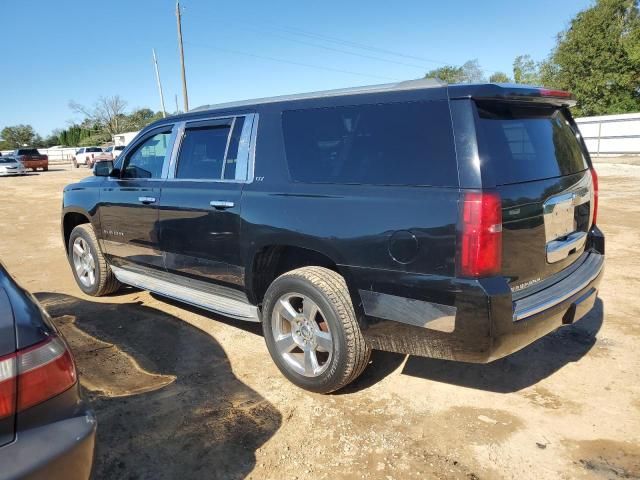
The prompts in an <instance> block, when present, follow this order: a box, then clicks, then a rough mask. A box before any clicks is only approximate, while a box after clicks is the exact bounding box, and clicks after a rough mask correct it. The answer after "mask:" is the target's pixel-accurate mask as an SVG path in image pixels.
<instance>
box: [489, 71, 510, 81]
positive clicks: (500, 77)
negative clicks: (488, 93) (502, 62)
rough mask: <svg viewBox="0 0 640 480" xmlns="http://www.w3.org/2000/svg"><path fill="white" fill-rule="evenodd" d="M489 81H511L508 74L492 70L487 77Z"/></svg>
mask: <svg viewBox="0 0 640 480" xmlns="http://www.w3.org/2000/svg"><path fill="white" fill-rule="evenodd" d="M489 82H491V83H512V81H511V79H510V78H509V76H508V75H507V74H506V73H504V72H494V73H492V74H491V76H490V77H489Z"/></svg>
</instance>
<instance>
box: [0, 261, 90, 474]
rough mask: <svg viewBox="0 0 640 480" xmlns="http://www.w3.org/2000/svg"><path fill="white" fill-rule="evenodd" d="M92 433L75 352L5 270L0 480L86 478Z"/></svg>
mask: <svg viewBox="0 0 640 480" xmlns="http://www.w3.org/2000/svg"><path fill="white" fill-rule="evenodd" d="M95 432H96V421H95V417H94V414H93V412H92V411H91V410H90V409H89V408H88V406H87V405H86V404H85V403H84V401H83V400H82V398H81V395H80V387H79V382H78V379H77V374H76V368H75V364H74V360H73V356H72V354H71V351H70V350H69V348H68V346H67V344H66V343H65V341H64V339H63V338H62V336H61V335H60V333H59V332H58V331H57V330H56V328H55V326H54V325H53V324H52V323H51V321H50V319H49V317H48V315H47V313H46V312H45V311H44V310H43V309H42V308H41V307H40V305H39V304H38V302H37V300H36V299H35V298H34V297H33V296H32V295H31V294H29V293H28V292H27V291H25V290H24V289H22V288H21V287H20V286H19V285H18V284H17V283H16V282H15V281H14V280H13V278H11V276H10V275H9V274H8V273H7V271H6V269H5V268H4V266H3V265H2V263H0V466H1V467H0V480H8V479H24V478H29V479H49V480H55V479H65V480H71V479H87V478H89V476H90V474H91V466H92V463H93V451H94V442H95Z"/></svg>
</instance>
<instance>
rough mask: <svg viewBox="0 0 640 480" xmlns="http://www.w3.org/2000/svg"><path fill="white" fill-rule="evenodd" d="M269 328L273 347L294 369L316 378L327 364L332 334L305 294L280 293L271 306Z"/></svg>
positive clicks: (314, 305) (328, 362) (331, 354)
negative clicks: (273, 341) (273, 343)
mask: <svg viewBox="0 0 640 480" xmlns="http://www.w3.org/2000/svg"><path fill="white" fill-rule="evenodd" d="M271 328H272V331H273V338H274V340H275V347H276V350H277V351H278V353H279V354H280V356H281V357H282V358H283V359H284V361H285V362H286V364H287V365H288V366H289V367H290V368H291V369H292V370H293V371H294V372H296V373H298V374H300V375H304V376H305V377H317V376H319V375H321V374H322V373H323V372H324V371H325V370H326V369H327V368H328V367H329V365H330V364H331V358H332V357H333V337H332V336H331V331H330V329H329V323H328V322H327V321H326V320H325V317H324V315H323V314H322V311H321V310H320V308H319V307H318V305H316V303H315V302H314V301H313V300H311V299H310V298H309V297H307V296H305V295H301V294H298V293H287V294H285V295H282V296H281V297H280V298H279V299H278V301H277V302H276V304H275V306H274V308H273V313H272V316H271Z"/></svg>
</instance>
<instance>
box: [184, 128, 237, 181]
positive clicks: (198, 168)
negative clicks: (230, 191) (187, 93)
mask: <svg viewBox="0 0 640 480" xmlns="http://www.w3.org/2000/svg"><path fill="white" fill-rule="evenodd" d="M230 130H231V128H230V127H229V126H227V125H223V126H208V127H198V128H187V129H186V130H185V132H184V137H183V139H182V146H181V147H180V155H179V157H178V170H177V171H176V178H192V179H209V180H216V179H220V178H222V166H223V165H224V153H225V150H226V148H227V138H228V137H229V131H230Z"/></svg>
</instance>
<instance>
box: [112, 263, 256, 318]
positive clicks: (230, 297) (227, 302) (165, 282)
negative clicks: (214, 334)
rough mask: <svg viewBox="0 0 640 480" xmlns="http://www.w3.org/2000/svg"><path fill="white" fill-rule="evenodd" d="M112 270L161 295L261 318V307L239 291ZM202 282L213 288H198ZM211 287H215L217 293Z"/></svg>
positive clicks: (238, 315) (127, 281) (124, 279)
mask: <svg viewBox="0 0 640 480" xmlns="http://www.w3.org/2000/svg"><path fill="white" fill-rule="evenodd" d="M111 271H112V272H113V274H114V275H115V276H116V278H117V279H118V281H120V282H121V283H125V284H127V285H131V286H132V287H137V288H141V289H143V290H149V291H150V292H153V293H157V294H158V295H162V296H164V297H168V298H171V299H173V300H177V301H179V302H184V303H188V304H190V305H193V306H196V307H200V308H204V309H205V310H209V311H211V312H214V313H219V314H221V315H225V316H227V317H231V318H236V319H238V320H247V321H250V322H259V321H260V315H259V313H258V307H256V306H255V305H251V304H250V303H249V300H248V299H247V297H246V295H244V294H243V293H242V292H239V291H237V290H233V289H231V288H226V287H221V286H217V285H208V284H206V283H205V282H198V281H190V282H189V283H190V284H191V285H193V286H186V285H181V284H180V283H178V282H176V281H171V279H170V278H158V276H156V275H146V274H144V273H138V272H133V271H131V270H127V269H124V268H121V267H114V266H111ZM171 277H173V275H171ZM178 278H180V277H177V276H176V280H177V279H178ZM181 280H182V279H181ZM185 280H186V279H185ZM198 284H203V285H202V286H205V285H206V286H207V290H210V291H204V288H203V289H198V288H194V286H195V285H198ZM198 286H199V285H198ZM211 290H214V291H215V293H213V291H211Z"/></svg>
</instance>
